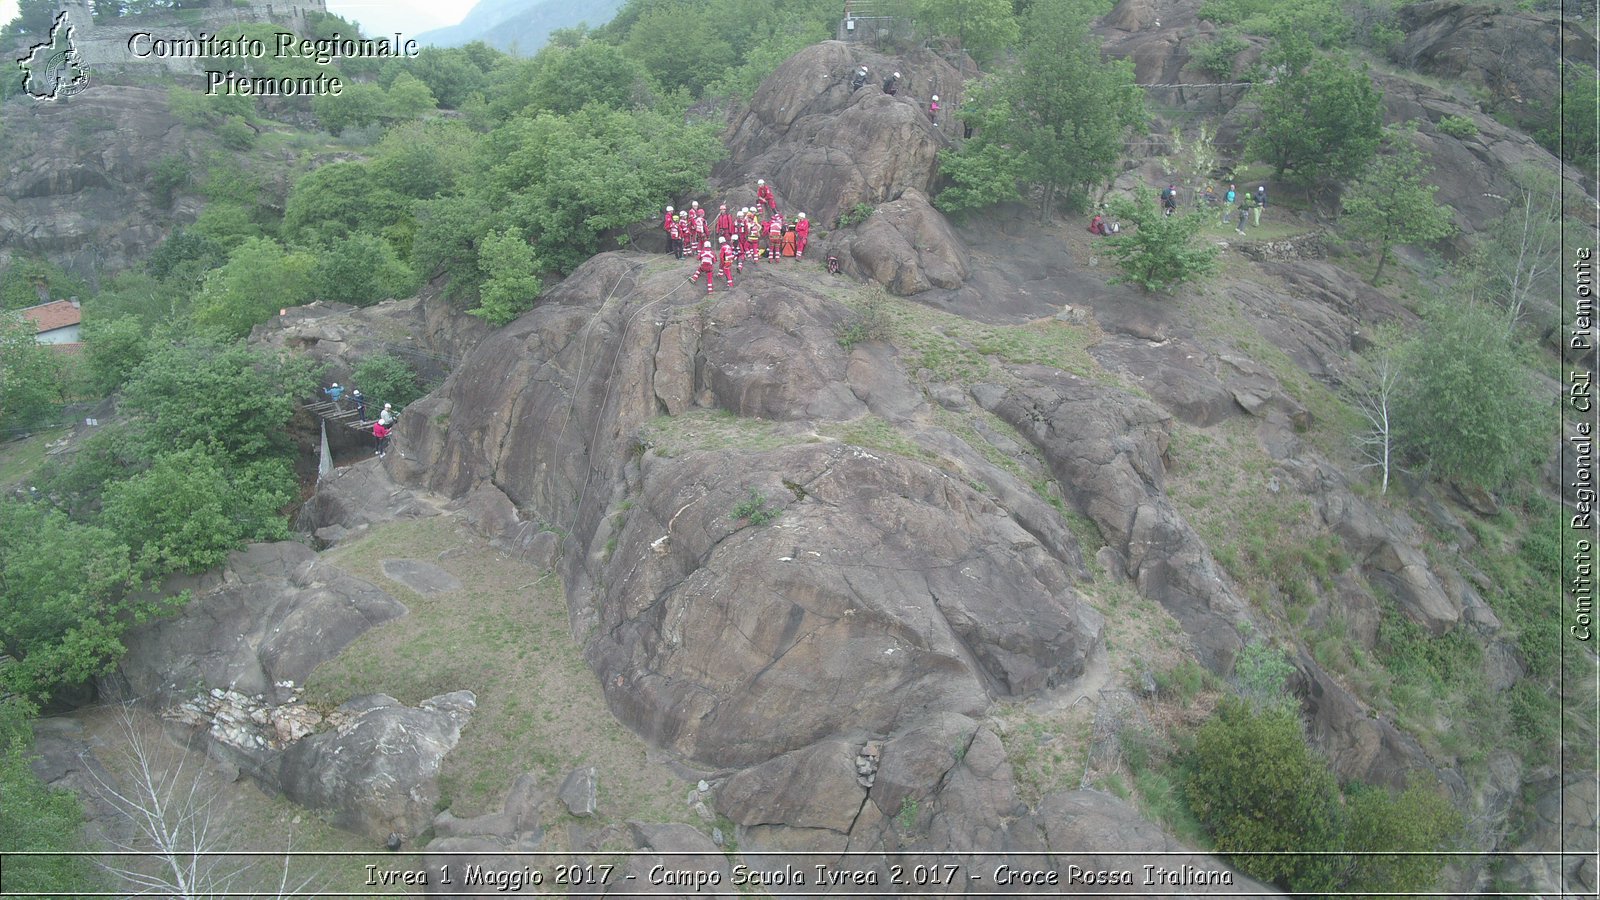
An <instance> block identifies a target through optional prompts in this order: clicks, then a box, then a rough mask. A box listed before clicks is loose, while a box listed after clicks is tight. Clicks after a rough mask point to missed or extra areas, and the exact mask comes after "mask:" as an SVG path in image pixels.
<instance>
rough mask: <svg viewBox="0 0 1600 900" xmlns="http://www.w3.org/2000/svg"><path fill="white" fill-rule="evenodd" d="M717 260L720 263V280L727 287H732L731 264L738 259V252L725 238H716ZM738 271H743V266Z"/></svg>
mask: <svg viewBox="0 0 1600 900" xmlns="http://www.w3.org/2000/svg"><path fill="white" fill-rule="evenodd" d="M717 253H718V257H717V258H718V261H719V262H721V263H722V280H723V281H724V282H726V283H727V285H728V287H733V265H734V263H735V262H737V261H738V259H739V252H738V251H737V250H735V249H733V245H732V244H730V243H728V239H727V238H717ZM740 271H744V270H743V268H741V269H740Z"/></svg>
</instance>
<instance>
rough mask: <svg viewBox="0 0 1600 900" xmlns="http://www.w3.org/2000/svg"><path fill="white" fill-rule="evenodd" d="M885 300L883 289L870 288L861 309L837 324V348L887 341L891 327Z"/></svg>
mask: <svg viewBox="0 0 1600 900" xmlns="http://www.w3.org/2000/svg"><path fill="white" fill-rule="evenodd" d="M887 299H888V298H887V297H886V296H885V295H884V293H883V288H881V287H876V286H874V287H873V288H870V289H869V290H868V291H867V294H866V298H865V299H864V300H863V301H862V303H861V307H860V308H859V309H857V310H855V311H854V315H852V316H851V317H850V318H849V319H847V320H845V321H843V322H841V323H839V327H838V328H837V329H836V330H837V333H838V336H839V346H841V347H843V348H845V349H846V350H849V349H850V348H851V347H854V346H855V345H856V344H862V343H868V342H873V341H887V340H888V339H889V337H890V335H891V333H892V331H891V329H892V326H893V322H892V321H891V320H890V318H889V312H888V310H887V309H886V308H885V303H886V302H887Z"/></svg>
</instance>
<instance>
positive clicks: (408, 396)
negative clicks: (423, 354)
mask: <svg viewBox="0 0 1600 900" xmlns="http://www.w3.org/2000/svg"><path fill="white" fill-rule="evenodd" d="M350 377H351V378H352V379H354V381H353V382H352V384H354V385H355V386H356V387H358V388H360V389H361V391H362V393H363V394H365V395H366V397H367V402H368V403H369V404H377V405H380V406H381V405H382V404H384V403H392V404H394V408H395V409H403V408H404V407H406V406H409V405H410V404H411V401H413V400H415V399H417V398H418V397H421V396H422V393H423V392H422V382H421V381H420V380H419V379H418V378H417V370H416V369H413V368H412V367H411V364H410V363H408V362H406V361H405V360H404V359H401V358H400V357H398V356H396V355H394V354H393V353H377V354H374V355H372V356H368V357H365V358H364V359H362V360H361V361H360V362H358V363H356V367H355V371H353V372H352V373H351V374H350Z"/></svg>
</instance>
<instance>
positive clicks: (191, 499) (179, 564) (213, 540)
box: [101, 445, 296, 578]
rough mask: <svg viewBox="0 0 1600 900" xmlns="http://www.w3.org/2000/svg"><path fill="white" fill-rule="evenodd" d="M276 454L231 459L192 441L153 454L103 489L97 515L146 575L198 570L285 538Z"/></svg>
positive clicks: (286, 490) (290, 482) (291, 491)
mask: <svg viewBox="0 0 1600 900" xmlns="http://www.w3.org/2000/svg"><path fill="white" fill-rule="evenodd" d="M295 488H296V485H295V480H294V473H293V472H291V471H290V470H289V467H288V465H287V464H286V463H284V462H283V461H282V460H261V461H256V462H252V463H246V464H230V463H229V462H228V461H226V460H223V459H219V458H218V454H216V453H213V452H212V451H209V450H206V449H205V448H203V447H201V446H199V445H196V446H193V447H190V448H189V449H186V450H175V451H172V452H169V453H163V454H161V455H159V456H157V457H156V458H155V459H154V460H153V461H152V462H151V464H150V467H149V468H148V469H146V470H144V471H143V472H140V473H139V474H137V475H135V476H133V477H132V478H128V479H126V480H123V481H119V482H117V483H116V484H113V485H111V486H109V487H107V488H106V492H105V508H104V512H103V513H102V515H101V519H102V521H104V523H105V524H106V525H107V526H108V527H110V528H111V529H112V531H114V532H116V535H117V537H118V538H119V539H120V540H122V541H123V542H124V543H126V544H127V546H128V548H129V550H130V552H131V554H132V557H133V560H134V566H135V568H136V571H138V572H139V573H140V574H142V575H144V576H145V577H147V578H155V577H158V576H160V575H164V574H166V573H168V572H189V573H196V572H202V571H204V570H206V569H209V568H211V567H212V566H216V565H220V564H221V563H222V562H223V561H224V560H226V559H227V556H228V552H229V551H230V550H235V549H237V548H238V547H240V546H241V545H243V544H244V542H245V541H250V540H257V541H281V540H286V539H288V537H289V527H288V523H287V521H286V520H285V519H284V518H283V516H282V515H280V514H279V512H278V511H279V510H280V509H281V508H283V507H285V506H287V505H288V504H289V502H290V501H292V500H293V499H294V497H295V492H296V491H295Z"/></svg>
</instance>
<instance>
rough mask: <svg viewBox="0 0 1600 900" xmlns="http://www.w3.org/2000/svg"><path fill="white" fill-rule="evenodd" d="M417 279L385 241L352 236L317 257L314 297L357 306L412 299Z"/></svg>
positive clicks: (313, 267)
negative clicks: (405, 298) (399, 298)
mask: <svg viewBox="0 0 1600 900" xmlns="http://www.w3.org/2000/svg"><path fill="white" fill-rule="evenodd" d="M416 287H417V277H416V275H414V274H412V272H411V267H409V266H407V265H406V264H405V263H404V262H401V261H400V257H399V256H398V255H396V254H395V252H394V248H393V247H391V246H389V243H388V242H387V241H385V240H384V239H382V238H380V237H377V236H375V235H370V234H352V235H350V236H349V237H347V238H345V239H343V240H341V241H339V242H338V243H336V244H334V245H333V246H332V247H331V248H330V249H328V250H326V251H324V252H323V253H321V254H320V255H318V257H317V261H316V263H315V264H313V265H312V267H311V294H312V296H315V297H318V298H321V299H323V300H334V301H337V302H339V303H349V304H353V305H355V306H371V305H372V304H374V303H377V302H378V301H379V300H388V299H393V298H395V297H405V296H409V295H410V294H411V292H412V291H414V290H416Z"/></svg>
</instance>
